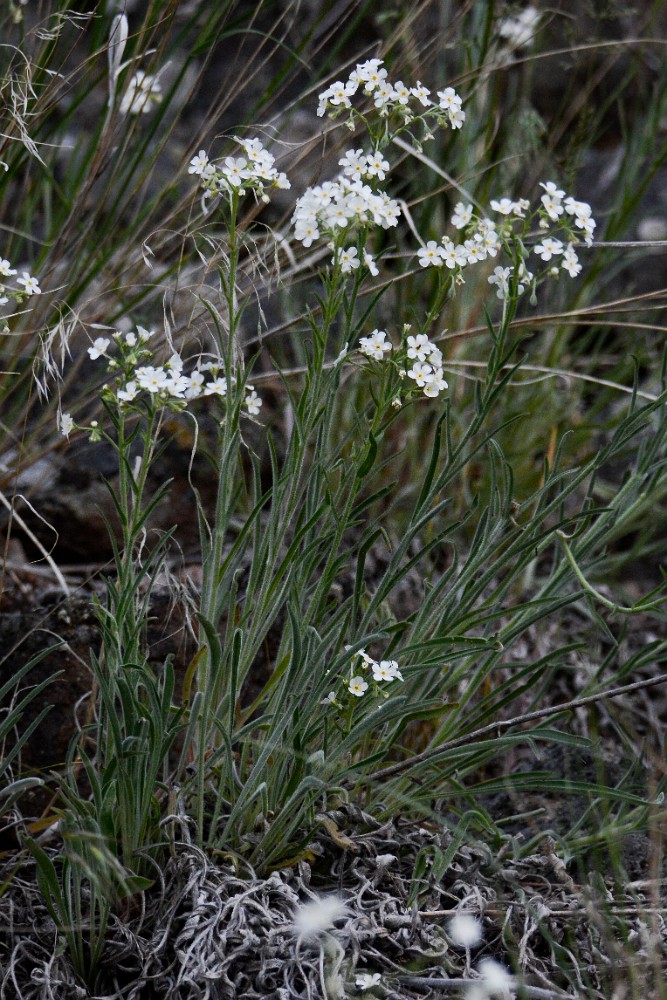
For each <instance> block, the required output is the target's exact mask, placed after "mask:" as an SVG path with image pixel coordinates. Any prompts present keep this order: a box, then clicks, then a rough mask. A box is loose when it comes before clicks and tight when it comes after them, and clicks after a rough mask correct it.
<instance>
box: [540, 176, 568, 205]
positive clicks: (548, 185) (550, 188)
mask: <svg viewBox="0 0 667 1000" xmlns="http://www.w3.org/2000/svg"><path fill="white" fill-rule="evenodd" d="M540 187H541V188H544V190H545V191H546V193H547V194H548V195H549V197H550V198H555V199H556V201H561V200H562V199H563V198H564V197H565V192H564V191H561V190H560V189H559V188H558V187H557V186H556V185H555V184H554V182H553V181H540ZM568 200H569V199H568Z"/></svg>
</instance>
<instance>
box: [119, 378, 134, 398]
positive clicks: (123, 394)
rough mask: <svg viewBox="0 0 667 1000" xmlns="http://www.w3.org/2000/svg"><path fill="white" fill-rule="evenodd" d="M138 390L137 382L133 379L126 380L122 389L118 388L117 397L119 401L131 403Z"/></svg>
mask: <svg viewBox="0 0 667 1000" xmlns="http://www.w3.org/2000/svg"><path fill="white" fill-rule="evenodd" d="M138 392H139V389H138V388H137V383H136V382H135V381H134V380H130V381H129V382H126V384H125V388H124V389H119V390H118V398H119V399H120V401H121V403H131V402H132V400H133V399H135V398H136V396H137V394H138Z"/></svg>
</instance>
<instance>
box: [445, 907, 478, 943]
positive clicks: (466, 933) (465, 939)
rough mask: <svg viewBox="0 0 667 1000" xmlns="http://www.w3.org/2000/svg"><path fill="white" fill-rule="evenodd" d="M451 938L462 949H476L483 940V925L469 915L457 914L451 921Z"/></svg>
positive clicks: (449, 930) (449, 928)
mask: <svg viewBox="0 0 667 1000" xmlns="http://www.w3.org/2000/svg"><path fill="white" fill-rule="evenodd" d="M447 930H448V932H449V936H450V938H451V939H452V941H453V942H454V944H457V945H458V946H459V947H460V948H474V947H475V946H476V945H478V944H479V943H480V941H481V940H482V925H481V923H480V922H479V920H476V919H475V917H471V916H470V915H469V914H468V913H457V914H456V916H455V917H452V919H451V920H450V921H449V926H448V928H447Z"/></svg>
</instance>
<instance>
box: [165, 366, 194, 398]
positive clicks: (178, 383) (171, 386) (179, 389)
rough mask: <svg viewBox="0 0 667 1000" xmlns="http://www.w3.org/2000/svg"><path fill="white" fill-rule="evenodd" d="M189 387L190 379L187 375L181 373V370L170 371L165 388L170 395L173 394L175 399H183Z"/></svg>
mask: <svg viewBox="0 0 667 1000" xmlns="http://www.w3.org/2000/svg"><path fill="white" fill-rule="evenodd" d="M189 387H190V379H189V378H187V376H186V375H181V373H180V372H174V371H169V373H168V375H167V380H166V382H165V384H164V388H165V391H166V392H168V393H169V395H170V396H173V397H174V398H175V399H182V398H183V397H184V396H185V390H186V389H188V388H189Z"/></svg>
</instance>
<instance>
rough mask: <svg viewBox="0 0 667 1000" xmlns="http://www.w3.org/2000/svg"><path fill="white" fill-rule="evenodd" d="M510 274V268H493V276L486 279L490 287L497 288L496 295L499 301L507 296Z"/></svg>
mask: <svg viewBox="0 0 667 1000" xmlns="http://www.w3.org/2000/svg"><path fill="white" fill-rule="evenodd" d="M511 273H512V268H511V267H494V269H493V274H491V275H489V277H488V279H487V280H488V282H489V284H490V285H497V286H498V290H497V292H496V295H497V296H498V298H499V299H506V298H507V296H508V295H509V290H510V286H509V279H510V275H511Z"/></svg>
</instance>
